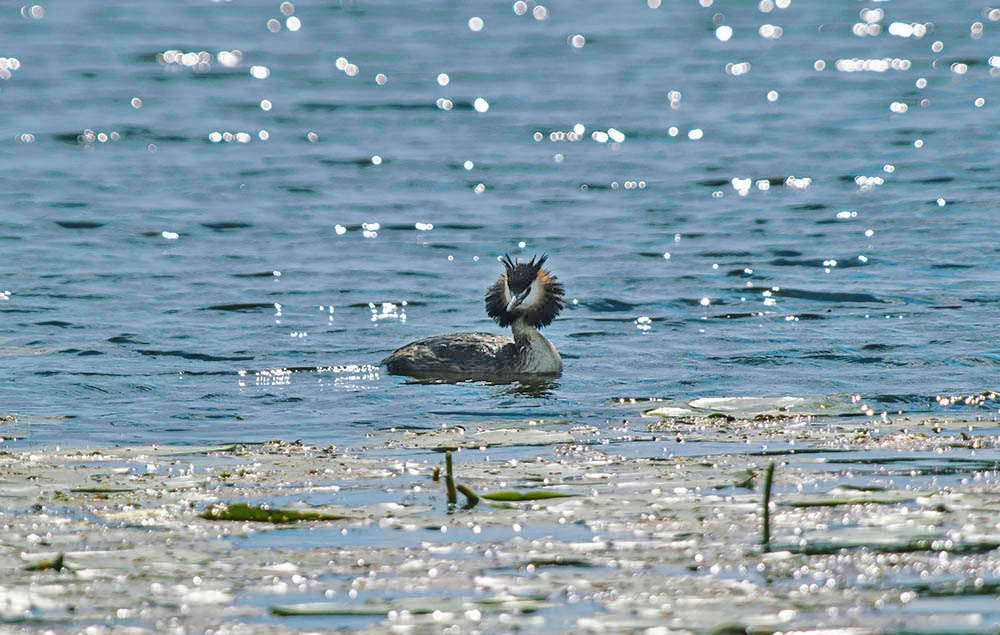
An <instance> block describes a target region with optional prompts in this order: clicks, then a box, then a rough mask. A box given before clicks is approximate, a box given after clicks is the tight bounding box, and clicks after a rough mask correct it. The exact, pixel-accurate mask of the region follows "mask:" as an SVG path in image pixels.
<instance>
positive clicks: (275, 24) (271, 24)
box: [267, 18, 281, 33]
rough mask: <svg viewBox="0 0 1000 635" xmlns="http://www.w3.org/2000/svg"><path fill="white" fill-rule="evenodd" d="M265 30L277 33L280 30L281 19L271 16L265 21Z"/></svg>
mask: <svg viewBox="0 0 1000 635" xmlns="http://www.w3.org/2000/svg"><path fill="white" fill-rule="evenodd" d="M267 30H268V31H270V32H271V33H277V32H278V31H280V30H281V21H280V20H276V19H275V18H271V19H270V20H268V21H267Z"/></svg>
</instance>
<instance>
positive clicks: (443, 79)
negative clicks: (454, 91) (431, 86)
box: [437, 73, 451, 86]
mask: <svg viewBox="0 0 1000 635" xmlns="http://www.w3.org/2000/svg"><path fill="white" fill-rule="evenodd" d="M450 81H451V78H450V77H448V73H438V76H437V83H438V86H447V85H448V82H450Z"/></svg>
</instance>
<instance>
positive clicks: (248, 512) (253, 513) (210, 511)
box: [201, 503, 348, 525]
mask: <svg viewBox="0 0 1000 635" xmlns="http://www.w3.org/2000/svg"><path fill="white" fill-rule="evenodd" d="M201 517H202V518H204V519H206V520H235V521H249V522H255V523H274V524H279V525H280V524H286V523H297V522H301V521H305V520H344V519H345V518H348V517H347V516H342V515H340V514H327V513H324V512H314V511H300V510H295V509H271V508H269V507H267V506H266V505H256V506H254V505H249V504H247V503H216V504H213V505H209V506H208V507H206V508H205V511H204V512H202V513H201Z"/></svg>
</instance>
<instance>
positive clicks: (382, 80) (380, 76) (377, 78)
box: [375, 73, 389, 86]
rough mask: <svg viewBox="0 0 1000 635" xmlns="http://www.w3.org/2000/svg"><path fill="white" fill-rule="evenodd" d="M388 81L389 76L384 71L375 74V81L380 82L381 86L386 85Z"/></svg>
mask: <svg viewBox="0 0 1000 635" xmlns="http://www.w3.org/2000/svg"><path fill="white" fill-rule="evenodd" d="M387 81H389V78H388V77H386V76H385V75H384V74H383V73H379V74H378V75H376V76H375V83H376V84H378V85H379V86H385V83H386V82H387Z"/></svg>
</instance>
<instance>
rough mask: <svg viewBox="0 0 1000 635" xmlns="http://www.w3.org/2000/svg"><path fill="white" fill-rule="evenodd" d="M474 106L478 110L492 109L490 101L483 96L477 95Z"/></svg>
mask: <svg viewBox="0 0 1000 635" xmlns="http://www.w3.org/2000/svg"><path fill="white" fill-rule="evenodd" d="M472 107H473V108H475V109H476V112H486V111H487V110H489V109H490V102H488V101H486V100H485V99H483V98H482V97H476V101H474V102H472Z"/></svg>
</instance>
